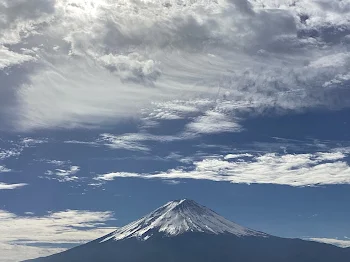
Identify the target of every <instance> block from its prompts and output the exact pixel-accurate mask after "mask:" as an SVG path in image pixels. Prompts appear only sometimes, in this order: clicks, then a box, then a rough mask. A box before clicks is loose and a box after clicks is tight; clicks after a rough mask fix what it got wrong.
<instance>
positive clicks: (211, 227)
mask: <svg viewBox="0 0 350 262" xmlns="http://www.w3.org/2000/svg"><path fill="white" fill-rule="evenodd" d="M186 232H201V233H208V234H216V235H217V234H233V235H236V236H238V237H242V236H261V237H267V236H268V235H267V234H264V233H261V232H258V231H254V230H251V229H248V228H245V227H242V226H240V225H238V224H236V223H234V222H231V221H229V220H227V219H225V218H224V217H222V216H220V215H218V214H217V213H215V212H214V211H212V210H211V209H209V208H207V207H204V206H202V205H199V204H198V203H196V202H195V201H193V200H188V199H182V200H175V201H171V202H168V203H167V204H165V205H164V206H161V207H160V208H158V209H156V210H155V211H153V212H151V213H149V214H148V215H146V216H144V217H143V218H141V219H139V220H137V221H135V222H132V223H130V224H128V225H126V226H124V227H121V228H119V229H117V230H116V231H115V232H114V233H112V234H110V235H108V236H107V237H106V238H105V239H103V240H102V241H101V242H105V241H107V240H110V239H114V240H121V239H126V238H133V237H135V238H138V239H142V240H147V239H149V238H150V237H152V236H153V235H154V234H156V233H162V234H163V235H164V236H168V237H172V236H177V235H180V234H183V233H186Z"/></svg>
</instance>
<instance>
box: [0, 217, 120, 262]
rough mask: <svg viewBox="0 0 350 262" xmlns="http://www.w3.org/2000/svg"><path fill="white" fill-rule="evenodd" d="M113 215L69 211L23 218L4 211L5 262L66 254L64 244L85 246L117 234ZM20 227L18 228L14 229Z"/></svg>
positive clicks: (0, 222) (1, 247) (0, 248)
mask: <svg viewBox="0 0 350 262" xmlns="http://www.w3.org/2000/svg"><path fill="white" fill-rule="evenodd" d="M113 219H114V218H113V213H112V212H94V211H84V210H65V211H59V212H50V213H48V214H47V215H44V216H35V215H34V214H29V215H26V216H19V215H16V214H13V213H10V212H8V211H5V210H0V230H1V232H2V238H1V240H0V253H1V261H18V260H24V259H30V258H37V257H40V256H43V255H46V256H47V255H51V254H53V253H57V252H60V251H63V250H64V249H63V248H62V247H60V245H62V244H76V245H77V244H81V243H84V242H88V241H90V240H93V239H95V238H97V237H100V236H102V235H105V234H108V233H110V232H111V231H113V229H112V228H109V227H106V222H107V221H111V220H113ZM13 224H16V227H13Z"/></svg>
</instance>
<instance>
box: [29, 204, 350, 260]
mask: <svg viewBox="0 0 350 262" xmlns="http://www.w3.org/2000/svg"><path fill="white" fill-rule="evenodd" d="M28 261H35V262H63V261H64V262H66V261H68V262H80V261H82V262H95V261H99V262H112V261H116V262H154V261H162V262H193V261H201V262H217V261H220V262H235V261H239V262H315V261H317V262H333V261H336V262H349V261H350V248H344V249H343V248H339V247H335V246H332V245H328V244H324V243H317V242H312V241H305V240H301V239H288V238H280V237H276V236H272V235H268V234H265V233H262V232H259V231H254V230H252V229H248V228H245V227H242V226H240V225H238V224H236V223H234V222H231V221H229V220H227V219H225V218H223V217H221V216H220V215H219V214H217V213H215V212H214V211H212V210H211V209H209V208H207V207H204V206H202V205H200V204H197V203H196V202H195V201H193V200H188V199H182V200H175V201H170V202H168V203H166V204H165V205H163V206H161V207H159V208H157V209H156V210H154V211H152V212H151V213H149V214H148V215H146V216H144V217H142V218H140V219H139V220H136V221H134V222H131V223H130V224H128V225H126V226H124V227H122V228H118V229H117V230H115V231H114V232H112V233H110V234H108V235H105V236H102V237H101V238H98V239H96V240H93V241H91V242H89V243H87V244H84V245H81V246H78V247H75V248H72V249H69V250H67V251H64V252H62V253H58V254H55V255H52V256H48V257H42V258H37V259H33V260H28Z"/></svg>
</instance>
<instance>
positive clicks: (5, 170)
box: [0, 166, 11, 173]
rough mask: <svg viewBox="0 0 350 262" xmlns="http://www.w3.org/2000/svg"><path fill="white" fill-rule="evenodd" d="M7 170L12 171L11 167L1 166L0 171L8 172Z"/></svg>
mask: <svg viewBox="0 0 350 262" xmlns="http://www.w3.org/2000/svg"><path fill="white" fill-rule="evenodd" d="M7 172H11V169H9V168H7V167H5V166H0V173H7Z"/></svg>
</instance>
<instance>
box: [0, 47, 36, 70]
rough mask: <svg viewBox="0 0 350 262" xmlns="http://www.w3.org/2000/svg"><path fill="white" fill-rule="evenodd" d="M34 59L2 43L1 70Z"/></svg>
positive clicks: (0, 54) (0, 49) (0, 48)
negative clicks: (13, 50)
mask: <svg viewBox="0 0 350 262" xmlns="http://www.w3.org/2000/svg"><path fill="white" fill-rule="evenodd" d="M32 60H34V58H33V57H32V56H29V55H23V54H18V53H15V52H11V51H10V50H8V48H6V47H4V46H1V44H0V70H2V69H4V68H6V67H10V66H13V65H17V64H22V63H24V62H28V61H32Z"/></svg>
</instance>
